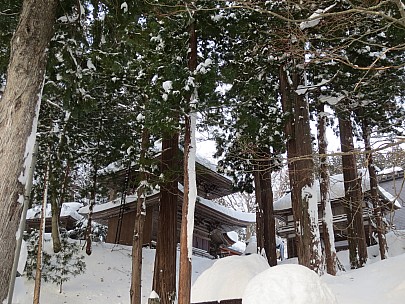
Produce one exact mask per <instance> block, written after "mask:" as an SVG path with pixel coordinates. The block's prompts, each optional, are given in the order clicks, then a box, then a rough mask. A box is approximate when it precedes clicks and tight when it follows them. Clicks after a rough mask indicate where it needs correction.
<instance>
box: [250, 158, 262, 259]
mask: <svg viewBox="0 0 405 304" xmlns="http://www.w3.org/2000/svg"><path fill="white" fill-rule="evenodd" d="M253 174H254V181H255V198H256V241H257V252H258V253H259V254H261V252H262V250H263V249H264V222H263V204H262V196H261V192H262V190H261V185H260V166H259V165H258V164H257V165H256V166H255V171H254V173H253Z"/></svg>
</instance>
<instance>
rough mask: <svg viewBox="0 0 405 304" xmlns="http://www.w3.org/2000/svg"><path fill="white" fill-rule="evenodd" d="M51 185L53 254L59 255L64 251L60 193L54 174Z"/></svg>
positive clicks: (52, 173) (51, 173) (50, 178)
mask: <svg viewBox="0 0 405 304" xmlns="http://www.w3.org/2000/svg"><path fill="white" fill-rule="evenodd" d="M49 184H50V186H51V212H52V218H51V221H52V222H51V223H52V233H51V235H52V246H53V252H55V253H58V252H59V251H61V249H62V244H61V242H60V234H59V218H60V208H61V206H60V205H59V204H58V192H57V189H56V185H57V183H56V181H55V174H54V172H52V170H51V172H50V173H49Z"/></svg>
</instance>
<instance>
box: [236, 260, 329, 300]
mask: <svg viewBox="0 0 405 304" xmlns="http://www.w3.org/2000/svg"><path fill="white" fill-rule="evenodd" d="M242 303H243V304H268V303H292V304H313V303H317V304H334V303H337V301H336V297H335V295H334V294H333V293H332V291H331V290H330V289H329V287H328V286H327V285H326V284H325V283H324V282H322V281H321V279H320V278H319V277H318V275H317V274H316V273H315V272H313V271H312V270H310V269H308V268H306V267H304V266H301V265H293V264H287V265H280V266H275V267H272V268H269V269H267V270H265V271H263V272H262V273H260V274H258V275H257V276H255V277H254V278H253V279H251V280H250V282H249V284H248V285H247V286H246V289H245V292H244V294H243V297H242Z"/></svg>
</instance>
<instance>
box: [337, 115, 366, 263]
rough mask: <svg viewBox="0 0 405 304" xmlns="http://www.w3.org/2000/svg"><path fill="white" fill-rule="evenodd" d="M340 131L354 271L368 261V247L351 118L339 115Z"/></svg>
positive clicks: (350, 247)
mask: <svg viewBox="0 0 405 304" xmlns="http://www.w3.org/2000/svg"><path fill="white" fill-rule="evenodd" d="M338 116H339V130H340V144H341V150H342V152H343V153H344V155H343V156H342V164H343V178H344V187H345V209H346V214H347V240H348V243H349V258H350V266H351V268H352V269H355V268H359V267H363V266H364V265H365V263H366V261H367V245H366V237H365V232H364V224H363V206H362V201H361V186H360V182H359V177H358V175H357V167H356V156H355V155H354V146H353V130H352V124H351V121H350V116H349V117H343V116H342V114H339V115H338Z"/></svg>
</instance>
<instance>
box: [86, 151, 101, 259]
mask: <svg viewBox="0 0 405 304" xmlns="http://www.w3.org/2000/svg"><path fill="white" fill-rule="evenodd" d="M98 146H99V144H97V151H98ZM97 151H96V153H97ZM93 167H94V168H93V170H94V175H93V190H92V191H91V192H92V193H91V199H90V206H89V214H88V215H87V227H86V254H87V255H91V253H92V249H91V243H92V239H93V237H92V231H93V229H92V226H91V225H92V220H93V209H94V205H95V204H96V193H97V167H98V165H97V155H96V156H95V160H94V163H93Z"/></svg>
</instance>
